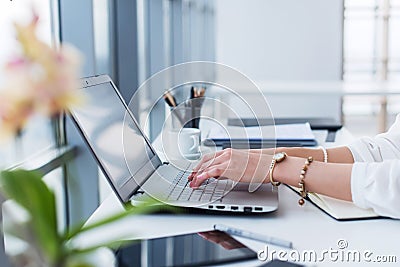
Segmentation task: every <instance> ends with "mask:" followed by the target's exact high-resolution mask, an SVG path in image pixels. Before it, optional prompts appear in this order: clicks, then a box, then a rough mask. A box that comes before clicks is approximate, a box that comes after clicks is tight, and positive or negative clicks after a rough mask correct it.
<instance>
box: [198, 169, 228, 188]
mask: <svg viewBox="0 0 400 267" xmlns="http://www.w3.org/2000/svg"><path fill="white" fill-rule="evenodd" d="M225 168H226V167H225V165H223V164H220V165H214V166H212V167H210V168H208V169H205V170H204V171H203V172H202V173H201V174H200V175H196V176H195V177H194V178H193V180H192V181H191V182H190V187H192V188H196V187H199V186H200V185H201V184H202V183H204V181H205V180H207V179H209V178H212V177H220V176H222V174H223V173H224V171H225Z"/></svg>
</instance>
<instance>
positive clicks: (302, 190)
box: [299, 157, 314, 206]
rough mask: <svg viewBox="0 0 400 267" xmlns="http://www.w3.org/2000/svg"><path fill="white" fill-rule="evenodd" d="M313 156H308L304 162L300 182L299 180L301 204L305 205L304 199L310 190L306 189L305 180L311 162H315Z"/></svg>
mask: <svg viewBox="0 0 400 267" xmlns="http://www.w3.org/2000/svg"><path fill="white" fill-rule="evenodd" d="M313 160H314V159H313V157H308V158H307V159H306V161H305V163H304V166H303V168H301V171H300V182H299V187H300V196H301V198H300V199H299V205H300V206H303V205H304V203H305V201H304V199H305V198H306V197H307V195H308V192H307V190H306V184H305V182H304V180H305V178H306V172H307V170H308V167H309V166H310V164H311V162H313Z"/></svg>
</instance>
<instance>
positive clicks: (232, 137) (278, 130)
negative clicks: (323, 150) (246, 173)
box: [204, 122, 317, 148]
mask: <svg viewBox="0 0 400 267" xmlns="http://www.w3.org/2000/svg"><path fill="white" fill-rule="evenodd" d="M204 143H205V144H206V145H217V146H218V145H221V146H224V145H226V144H227V143H228V144H236V145H237V144H243V146H244V147H243V148H245V146H246V145H247V146H248V147H249V148H259V147H273V146H316V145H317V141H316V139H315V136H314V134H313V132H312V130H311V127H310V124H309V123H308V122H306V123H294V124H281V125H268V126H253V127H239V126H227V127H213V128H212V129H211V130H210V131H209V132H208V134H207V137H206V140H205V142H204ZM254 144H256V145H258V147H257V146H252V145H254ZM232 147H233V146H232Z"/></svg>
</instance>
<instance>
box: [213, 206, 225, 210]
mask: <svg viewBox="0 0 400 267" xmlns="http://www.w3.org/2000/svg"><path fill="white" fill-rule="evenodd" d="M215 207H216V208H217V209H219V210H223V209H225V206H215Z"/></svg>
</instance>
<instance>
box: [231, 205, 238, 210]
mask: <svg viewBox="0 0 400 267" xmlns="http://www.w3.org/2000/svg"><path fill="white" fill-rule="evenodd" d="M238 209H239V207H238V206H231V210H238Z"/></svg>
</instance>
